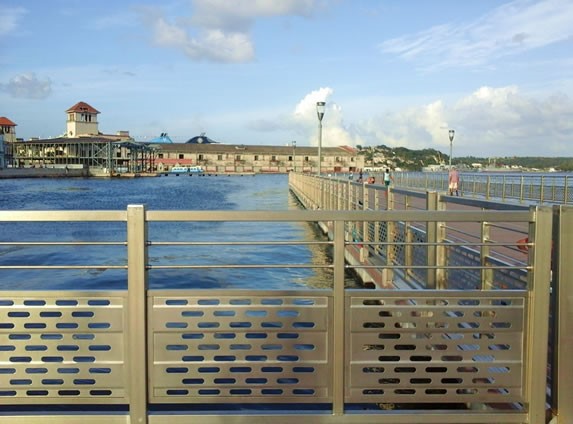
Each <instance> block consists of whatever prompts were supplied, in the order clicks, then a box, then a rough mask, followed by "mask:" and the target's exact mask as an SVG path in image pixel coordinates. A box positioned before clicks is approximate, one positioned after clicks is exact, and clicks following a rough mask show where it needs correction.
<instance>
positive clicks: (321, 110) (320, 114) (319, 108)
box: [316, 102, 326, 175]
mask: <svg viewBox="0 0 573 424" xmlns="http://www.w3.org/2000/svg"><path fill="white" fill-rule="evenodd" d="M325 106H326V103H325V102H316V114H317V116H318V175H320V174H321V173H322V118H323V117H324V109H325Z"/></svg>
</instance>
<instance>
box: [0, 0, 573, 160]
mask: <svg viewBox="0 0 573 424" xmlns="http://www.w3.org/2000/svg"><path fill="white" fill-rule="evenodd" d="M79 101H83V102H86V103H88V104H90V105H91V106H93V107H94V108H96V109H97V110H98V111H100V112H101V113H100V114H99V115H98V122H99V129H100V131H101V132H103V133H106V134H115V133H116V132H117V131H120V130H124V131H129V132H130V134H131V135H132V136H133V137H134V138H135V139H136V140H138V141H146V140H151V139H152V138H154V137H157V136H158V135H159V134H161V133H164V132H167V133H168V134H169V136H170V137H171V138H172V139H173V140H174V141H175V142H185V141H186V140H188V139H189V138H191V137H194V136H196V135H199V134H201V133H206V135H207V136H208V137H210V138H211V139H213V140H216V141H218V142H221V143H227V144H258V145H290V144H292V142H293V141H296V144H297V146H316V145H317V143H318V132H319V130H318V118H317V114H316V102H317V101H325V102H326V112H325V115H324V119H323V121H322V127H323V128H322V145H323V146H325V147H326V146H340V145H349V146H354V147H356V146H362V147H366V146H379V145H386V146H389V147H407V148H410V149H425V148H434V149H437V150H440V151H442V152H444V153H446V154H448V153H449V149H450V140H449V138H448V130H449V129H454V130H455V137H454V140H453V144H452V146H453V156H454V157H455V156H478V157H495V156H569V157H571V156H573V0H513V1H503V0H467V1H460V0H164V1H157V0H156V1H151V0H150V1H129V0H116V1H114V2H111V1H109V2H108V1H85V0H81V1H80V0H49V1H46V0H0V116H5V117H7V118H9V119H10V120H12V121H13V122H15V123H16V124H17V127H16V135H17V137H19V138H23V139H25V140H27V139H29V138H30V137H40V138H49V137H57V136H60V135H62V134H64V133H65V126H66V122H65V120H66V113H65V111H66V110H67V109H68V108H70V107H71V106H73V105H74V104H76V103H77V102H79Z"/></svg>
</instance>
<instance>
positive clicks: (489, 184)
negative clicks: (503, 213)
mask: <svg viewBox="0 0 573 424" xmlns="http://www.w3.org/2000/svg"><path fill="white" fill-rule="evenodd" d="M490 188H491V180H490V176H489V175H488V176H487V178H486V183H485V198H486V200H489V190H490Z"/></svg>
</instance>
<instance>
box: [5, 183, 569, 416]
mask: <svg viewBox="0 0 573 424" xmlns="http://www.w3.org/2000/svg"><path fill="white" fill-rule="evenodd" d="M289 186H290V189H291V191H292V192H293V193H294V194H295V195H296V197H297V198H298V199H299V201H300V202H301V204H303V205H304V206H305V208H306V209H305V210H290V211H160V210H159V211H154V210H146V208H145V207H144V206H142V205H131V206H129V207H128V208H127V210H118V211H96V210H88V211H0V223H39V224H40V225H41V224H42V223H45V224H46V225H49V224H54V223H61V224H66V223H82V222H88V221H89V222H101V223H102V224H103V223H110V222H114V223H123V224H125V227H124V228H125V230H124V233H123V234H122V240H121V241H110V240H90V239H89V237H87V235H86V237H85V239H83V240H78V241H61V240H59V239H58V234H56V233H54V234H51V233H50V235H52V237H51V239H49V240H42V241H41V242H38V241H30V239H24V238H23V239H21V240H4V239H2V237H1V236H0V246H12V247H14V246H15V247H23V246H37V245H51V246H59V247H61V248H62V249H66V248H80V247H81V248H87V247H89V246H110V247H112V246H113V247H114V248H116V249H117V248H124V254H123V256H121V257H120V258H118V257H110V258H104V259H102V262H101V263H89V264H84V265H73V266H72V265H69V264H66V262H65V256H63V257H62V258H61V259H60V260H59V261H58V262H57V263H51V264H49V265H46V264H41V263H26V264H2V265H1V266H0V273H3V272H5V271H18V270H19V269H27V270H29V269H34V270H37V271H38V273H40V274H41V275H42V276H43V278H44V279H46V280H47V279H50V278H51V274H52V273H54V272H56V271H59V270H77V269H83V270H86V271H87V272H89V271H94V270H101V269H110V270H114V271H117V272H120V273H123V275H124V276H125V282H126V286H127V288H126V289H117V290H106V289H102V290H94V291H86V290H53V291H42V290H11V289H8V290H2V291H0V377H1V378H0V404H1V405H2V406H0V417H1V419H2V422H3V423H7V424H16V423H18V424H21V423H32V424H34V423H44V422H46V421H47V422H57V423H64V424H65V423H77V422H82V423H86V422H94V423H96V422H106V423H112V424H113V423H126V424H127V423H170V424H177V423H189V422H200V423H220V422H225V423H243V422H247V421H248V422H250V423H261V424H262V423H268V422H269V421H273V422H279V423H291V422H293V421H300V422H304V423H307V422H308V423H385V424H393V423H397V424H399V423H402V424H403V423H419V422H420V421H424V422H428V423H456V424H458V423H474V424H479V423H483V424H486V423H535V424H537V423H544V422H546V417H547V416H550V417H552V418H553V419H554V422H555V423H567V422H571V420H572V417H573V411H572V406H571V405H570V403H571V402H570V399H571V397H572V396H573V391H572V387H571V384H572V383H571V381H573V379H572V378H571V376H572V375H573V372H572V365H571V364H568V363H567V362H566V361H565V360H564V358H565V354H566V352H567V351H568V349H569V351H570V349H571V348H572V347H573V345H572V339H571V334H573V332H572V331H571V330H572V328H571V322H572V321H571V314H572V309H571V304H570V300H569V299H570V297H571V293H573V288H572V287H573V277H572V276H573V269H572V268H573V264H571V263H568V262H567V260H565V258H566V257H567V255H566V254H565V252H566V251H568V250H569V251H570V249H571V247H572V246H573V215H572V213H573V212H572V210H571V208H569V207H567V206H560V207H555V208H552V207H548V206H532V207H530V206H523V205H521V206H520V205H517V206H516V207H515V208H513V207H512V208H507V207H504V208H501V207H500V208H499V209H495V208H494V206H493V202H490V203H491V204H490V205H488V206H489V207H486V204H485V203H481V202H482V201H481V200H477V199H473V200H472V199H463V198H460V199H455V198H451V196H444V195H443V194H440V193H439V192H436V191H429V192H423V191H415V190H410V189H402V188H391V189H389V190H387V189H386V187H383V186H377V185H364V184H357V183H354V182H350V181H343V180H339V179H332V178H325V177H317V176H312V175H302V174H294V173H293V174H291V175H290V178H289ZM470 201H471V202H473V203H471V202H470ZM169 222H189V223H201V222H209V223H223V222H226V223H233V224H235V225H244V224H250V225H253V230H252V233H251V234H250V237H248V238H246V239H245V240H242V241H240V242H237V241H233V242H229V241H225V240H212V239H209V240H188V241H184V242H182V241H179V240H168V239H164V238H163V237H162V234H161V233H159V234H158V233H157V232H158V231H160V230H158V229H157V227H156V224H157V223H169ZM284 222H295V223H299V224H303V225H309V226H314V225H317V226H319V228H321V229H322V230H323V232H324V235H325V236H324V237H320V238H318V239H313V240H308V239H293V240H290V241H284V240H280V241H278V240H261V239H260V238H257V231H256V229H257V228H259V227H263V226H265V227H268V226H271V227H272V226H273V225H276V224H277V223H284ZM523 237H527V239H528V240H527V242H525V245H526V246H525V247H526V248H527V251H528V253H527V254H524V253H523V252H522V251H521V250H520V249H519V248H518V243H517V242H516V241H517V240H518V239H522V238H523ZM167 245H177V246H179V247H180V248H182V249H190V250H191V251H192V249H197V248H205V247H206V246H211V247H212V246H215V247H216V246H220V247H221V248H223V247H229V246H231V247H234V248H237V249H238V248H242V249H247V250H249V249H251V250H256V249H257V248H261V247H266V248H274V249H280V248H281V246H286V245H298V246H303V247H304V246H309V245H312V246H322V247H325V248H326V249H327V250H328V252H329V254H328V255H326V256H325V257H320V258H311V259H309V260H308V261H307V262H304V263H293V262H289V261H287V260H285V259H283V258H281V256H280V255H277V257H276V261H275V262H273V263H261V262H258V261H257V256H256V255H254V256H248V261H246V262H242V263H227V262H225V261H224V258H222V260H221V258H216V259H218V260H215V259H213V258H211V259H208V258H198V257H197V255H192V254H190V255H189V256H190V257H192V258H194V261H192V262H182V263H180V264H176V265H173V264H165V263H162V262H161V261H150V260H149V257H150V251H151V250H152V249H160V248H161V247H162V246H167ZM552 246H553V252H552ZM552 256H553V261H552ZM195 259H196V260H195ZM318 259H320V260H318ZM569 262H570V261H569ZM265 268H273V269H277V270H282V269H284V270H285V271H287V270H293V269H324V270H326V271H327V272H328V273H327V275H329V276H330V277H329V279H328V280H327V281H323V282H322V283H323V288H312V289H302V288H301V289H300V290H221V289H177V290H171V289H150V288H149V283H148V281H149V279H150V275H152V274H153V273H155V272H158V271H163V270H170V271H172V272H174V273H185V275H187V276H188V278H190V279H192V277H193V273H194V272H197V271H199V270H205V269H213V270H221V271H224V272H231V273H233V272H234V273H240V272H241V271H242V270H245V269H260V270H263V269H265ZM552 269H553V275H551V274H552V273H551V271H552ZM349 272H350V273H353V274H355V275H357V276H360V278H361V281H364V283H365V284H364V286H365V287H364V288H361V289H349V288H345V285H344V280H345V274H347V273H349ZM2 281H3V283H4V287H8V288H9V287H13V286H15V284H14V283H16V281H7V280H6V279H5V278H3V279H2ZM550 318H551V319H550ZM550 323H551V325H549V324H550ZM548 352H550V353H551V356H552V358H551V361H549V360H548V358H549V354H548ZM553 356H555V358H553ZM548 364H550V366H548ZM557 370H559V372H558V373H557ZM548 380H549V381H550V385H549V393H550V395H549V397H548V396H547V392H548V390H547V389H548ZM422 417H423V419H421V418H422Z"/></svg>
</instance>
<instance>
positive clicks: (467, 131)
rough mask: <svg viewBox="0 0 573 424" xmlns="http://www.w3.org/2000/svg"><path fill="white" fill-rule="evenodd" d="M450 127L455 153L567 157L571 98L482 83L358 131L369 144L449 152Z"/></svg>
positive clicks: (572, 128)
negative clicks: (457, 95) (455, 96)
mask: <svg viewBox="0 0 573 424" xmlns="http://www.w3.org/2000/svg"><path fill="white" fill-rule="evenodd" d="M450 127H451V128H453V129H455V130H456V137H455V140H454V154H459V155H462V156H468V155H474V156H481V157H485V156H511V155H516V156H526V155H535V156H540V155H543V154H544V153H543V152H545V153H546V154H547V155H548V156H555V155H561V156H569V155H570V152H571V147H570V145H571V143H572V142H573V101H572V99H570V98H569V97H567V96H565V95H561V94H560V95H546V96H545V97H542V98H540V97H531V96H528V95H526V94H523V93H521V92H520V90H519V89H518V87H515V86H509V87H499V88H495V87H481V88H479V89H477V90H476V91H474V92H473V93H471V94H469V95H467V96H465V97H462V98H460V99H459V100H458V101H457V102H455V103H452V104H445V103H444V102H443V101H441V100H436V101H435V102H432V103H429V104H427V105H421V106H415V107H411V108H408V109H404V110H401V111H397V112H393V113H391V114H386V115H382V116H377V117H374V118H371V119H369V120H367V121H365V122H362V123H360V125H359V128H360V130H359V132H360V134H361V135H362V136H363V137H364V138H365V139H366V140H367V144H368V145H380V144H385V145H388V146H393V147H398V146H404V147H408V148H411V149H422V148H429V147H431V148H435V149H438V150H440V151H442V152H447V151H448V150H449V139H448V135H447V129H448V128H450ZM540 146H543V150H542V151H540Z"/></svg>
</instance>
